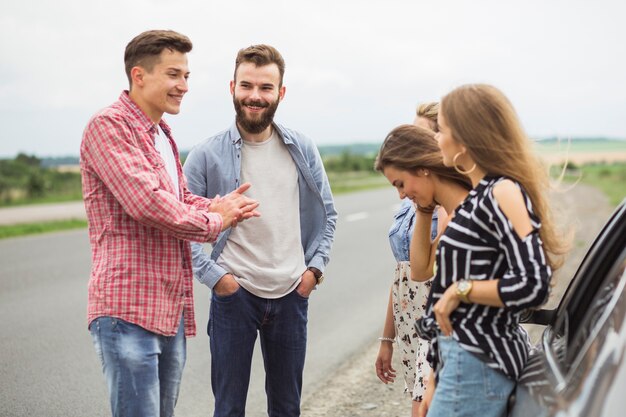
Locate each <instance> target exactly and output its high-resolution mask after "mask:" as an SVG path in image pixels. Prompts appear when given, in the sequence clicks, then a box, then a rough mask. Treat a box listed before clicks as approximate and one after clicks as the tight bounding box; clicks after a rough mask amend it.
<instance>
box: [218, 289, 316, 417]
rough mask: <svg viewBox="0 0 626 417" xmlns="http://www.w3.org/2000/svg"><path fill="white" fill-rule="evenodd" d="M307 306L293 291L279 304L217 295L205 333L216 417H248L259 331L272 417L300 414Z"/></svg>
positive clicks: (241, 293)
mask: <svg viewBox="0 0 626 417" xmlns="http://www.w3.org/2000/svg"><path fill="white" fill-rule="evenodd" d="M308 304H309V301H308V299H307V298H304V297H302V296H300V294H298V292H297V291H295V290H294V291H292V292H291V293H289V294H287V295H285V296H283V297H281V298H277V299H266V298H260V297H257V296H255V295H253V294H251V293H249V292H248V291H246V290H245V289H243V288H239V289H238V290H237V291H236V292H235V293H233V294H231V295H228V296H225V297H220V296H217V295H215V293H213V295H212V298H211V307H210V314H209V324H208V329H207V330H208V334H209V338H210V347H211V386H212V389H213V395H214V396H215V413H214V414H213V415H214V416H215V417H238V416H244V415H245V409H246V397H247V394H248V386H249V383H250V368H251V363H252V352H253V350H254V343H255V341H256V337H257V332H258V333H259V335H260V338H261V351H262V353H263V362H264V365H265V392H266V394H267V413H268V415H269V416H270V417H274V416H281V417H288V416H299V415H300V398H301V394H302V371H303V368H304V357H305V353H306V338H307V329H306V325H307V311H308Z"/></svg>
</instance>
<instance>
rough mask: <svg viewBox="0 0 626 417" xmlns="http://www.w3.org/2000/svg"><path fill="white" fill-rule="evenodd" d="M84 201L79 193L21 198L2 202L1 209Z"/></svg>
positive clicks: (0, 203) (0, 202) (0, 201)
mask: <svg viewBox="0 0 626 417" xmlns="http://www.w3.org/2000/svg"><path fill="white" fill-rule="evenodd" d="M82 199H83V195H82V193H81V192H80V191H79V192H77V193H73V194H63V195H54V194H51V195H46V196H43V197H36V198H21V199H17V200H9V201H2V200H0V207H15V206H26V205H29V204H47V203H67V202H68V201H81V200H82Z"/></svg>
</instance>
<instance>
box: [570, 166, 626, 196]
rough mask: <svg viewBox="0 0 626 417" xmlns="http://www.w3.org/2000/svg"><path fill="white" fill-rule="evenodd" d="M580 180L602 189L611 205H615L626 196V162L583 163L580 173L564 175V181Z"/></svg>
mask: <svg viewBox="0 0 626 417" xmlns="http://www.w3.org/2000/svg"><path fill="white" fill-rule="evenodd" d="M579 177H580V181H581V182H582V183H584V184H588V185H591V186H593V187H596V188H598V189H599V190H602V192H604V194H606V195H607V197H608V198H609V202H610V203H611V204H612V205H613V206H617V205H618V204H619V203H621V202H622V200H623V199H624V198H625V197H626V163H625V162H619V163H617V162H616V163H612V164H585V165H582V166H581V167H580V175H577V174H572V175H567V176H566V177H565V180H566V181H570V182H571V181H576V180H577V179H578V178H579Z"/></svg>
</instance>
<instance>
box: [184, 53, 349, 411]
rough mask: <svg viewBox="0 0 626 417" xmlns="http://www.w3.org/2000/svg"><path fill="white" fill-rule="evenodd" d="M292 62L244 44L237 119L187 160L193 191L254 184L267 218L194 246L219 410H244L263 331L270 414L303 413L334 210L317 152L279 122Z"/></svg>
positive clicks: (234, 89) (234, 90) (235, 88)
mask: <svg viewBox="0 0 626 417" xmlns="http://www.w3.org/2000/svg"><path fill="white" fill-rule="evenodd" d="M284 72H285V62H284V60H283V58H282V56H281V55H280V53H279V52H278V51H277V50H276V49H275V48H273V47H271V46H269V45H253V46H250V47H248V48H245V49H242V50H240V51H239V53H238V54H237V59H236V61H235V73H234V80H233V81H231V82H230V91H231V94H232V96H233V103H234V106H235V111H236V114H237V116H236V120H235V123H234V124H233V125H232V126H231V127H230V129H228V130H226V131H224V132H221V133H219V134H217V135H215V136H213V137H211V138H209V139H207V140H205V141H203V142H201V143H200V144H199V145H197V146H196V147H195V148H194V149H193V150H192V152H191V153H190V154H189V156H188V158H187V161H186V162H185V167H184V171H185V175H186V176H187V179H188V181H189V189H190V190H191V191H192V192H193V193H195V194H197V195H199V196H213V195H218V194H219V195H225V194H228V193H229V192H230V191H232V190H236V189H237V188H238V187H239V186H240V184H244V183H246V182H251V183H253V187H252V188H251V191H249V192H248V196H249V197H250V198H252V199H254V200H256V201H258V202H259V203H260V207H261V209H262V210H263V216H262V217H258V218H254V219H251V220H249V221H246V222H244V223H243V224H241V225H239V226H238V227H237V228H236V229H228V230H227V231H226V232H225V233H222V234H221V235H220V236H219V237H218V239H217V241H216V242H215V243H214V244H213V250H212V252H211V255H210V256H209V255H208V254H207V253H205V252H204V250H203V246H202V245H201V244H197V245H194V246H193V264H194V272H195V275H196V277H197V279H198V280H199V281H200V282H202V283H203V284H205V285H207V286H208V287H209V288H211V290H212V295H211V307H210V312H209V324H208V334H209V339H210V349H211V385H212V389H213V395H214V396H215V413H214V416H216V417H222V416H228V417H234V416H244V415H245V404H246V397H247V393H248V385H249V380H250V368H251V362H252V353H253V349H254V343H255V340H256V337H257V334H259V336H260V342H261V348H262V352H263V360H264V364H265V372H266V384H265V387H266V393H267V408H268V415H269V416H270V417H272V416H299V415H300V400H301V391H302V372H303V368H304V358H305V352H306V342H307V311H308V302H309V296H310V294H311V291H312V290H313V289H314V288H315V287H316V286H318V285H319V284H321V283H322V280H323V273H324V269H325V267H326V265H327V263H328V261H329V254H330V248H331V245H332V242H333V238H334V233H335V223H336V220H337V213H336V211H335V207H334V202H333V197H332V194H331V191H330V185H329V183H328V178H327V176H326V172H325V170H324V166H323V164H322V160H321V158H320V155H319V152H318V150H317V148H316V147H315V145H314V144H313V142H312V141H311V140H310V139H308V138H307V137H305V136H304V135H302V134H300V133H298V132H296V131H293V130H290V129H287V128H285V127H284V126H281V125H280V124H278V123H274V122H273V120H274V114H275V112H276V109H277V108H278V104H279V103H280V102H281V101H282V100H283V98H284V97H285V86H283V75H284Z"/></svg>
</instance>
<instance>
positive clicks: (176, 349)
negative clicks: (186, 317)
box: [89, 317, 187, 417]
mask: <svg viewBox="0 0 626 417" xmlns="http://www.w3.org/2000/svg"><path fill="white" fill-rule="evenodd" d="M89 331H90V332H91V336H92V338H93V344H94V347H95V348H96V353H97V354H98V356H99V358H100V361H101V362H102V370H103V372H104V376H105V378H106V382H107V386H108V388H109V395H110V401H111V412H112V415H113V417H125V416H129V417H142V416H146V417H156V416H160V417H166V416H167V417H170V416H173V415H174V406H175V405H176V400H177V399H178V391H179V388H180V380H181V378H182V374H183V368H184V366H185V360H186V347H187V341H186V339H185V332H184V326H183V321H182V319H181V323H180V327H179V328H178V333H177V334H176V336H170V337H168V336H161V335H158V334H155V333H152V332H149V331H148V330H146V329H144V328H142V327H139V326H137V325H134V324H132V323H128V322H126V321H124V320H120V319H118V318H115V317H99V318H97V319H95V320H94V321H92V322H91V325H90V326H89Z"/></svg>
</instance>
